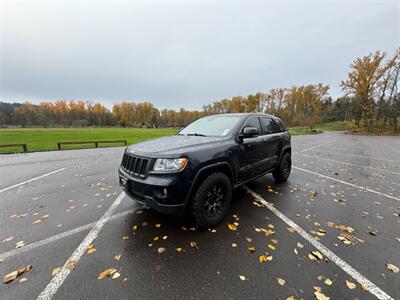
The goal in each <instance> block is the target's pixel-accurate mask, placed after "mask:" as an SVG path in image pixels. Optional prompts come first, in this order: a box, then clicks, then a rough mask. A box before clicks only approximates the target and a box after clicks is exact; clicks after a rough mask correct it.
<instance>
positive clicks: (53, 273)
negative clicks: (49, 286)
mask: <svg viewBox="0 0 400 300" xmlns="http://www.w3.org/2000/svg"><path fill="white" fill-rule="evenodd" d="M60 271H61V268H60V267H56V268H54V269H53V272H51V276H55V275H57V274H58V273H60Z"/></svg>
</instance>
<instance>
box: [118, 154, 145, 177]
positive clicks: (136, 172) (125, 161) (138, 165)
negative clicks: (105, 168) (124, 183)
mask: <svg viewBox="0 0 400 300" xmlns="http://www.w3.org/2000/svg"><path fill="white" fill-rule="evenodd" d="M121 167H122V169H123V170H124V171H126V172H127V173H129V174H131V175H132V176H136V177H142V178H145V177H146V176H147V172H148V170H149V167H150V159H148V158H144V157H140V156H136V155H130V154H127V153H125V154H124V157H123V158H122V163H121Z"/></svg>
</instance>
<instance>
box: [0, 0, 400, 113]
mask: <svg viewBox="0 0 400 300" xmlns="http://www.w3.org/2000/svg"><path fill="white" fill-rule="evenodd" d="M2 5H3V7H2V8H3V17H4V20H3V28H2V31H1V41H2V48H1V49H2V60H1V86H0V87H1V100H2V101H13V100H18V101H22V100H33V101H34V102H39V101H41V100H56V99H89V100H100V101H102V102H103V103H105V104H107V105H108V106H111V105H112V103H113V102H117V101H121V100H133V101H144V100H148V101H151V102H153V103H154V104H155V105H156V106H157V107H160V108H164V107H171V108H179V107H181V106H184V107H186V108H189V109H200V108H201V107H202V105H203V104H206V103H209V102H211V101H214V100H219V99H222V98H229V97H232V96H235V95H247V94H250V93H255V92H258V91H267V90H269V89H270V88H274V87H289V86H291V85H294V84H307V83H318V82H323V83H326V84H330V85H331V94H332V95H333V96H334V97H336V96H338V95H339V94H340V88H339V83H340V80H343V79H345V76H346V71H347V70H348V66H349V64H350V63H351V61H352V60H353V59H354V58H356V57H359V56H362V55H365V54H367V53H369V52H371V51H375V50H377V49H382V50H386V51H388V52H389V53H393V52H394V49H395V48H396V47H399V46H400V43H399V36H400V25H399V22H400V21H399V20H400V12H399V4H398V3H397V4H395V3H394V2H393V3H383V2H382V3H370V2H367V3H345V2H337V3H331V2H330V3H325V4H318V3H314V2H311V3H310V2H307V3H303V4H294V3H283V4H278V3H206V4H200V3H189V4H188V3H186V4H183V3H168V4H167V3H165V4H164V3H163V4H160V3H129V2H120V3H101V2H100V3H90V2H86V3H77V2H72V3H65V2H59V3H48V2H37V3H30V4H28V3H26V2H16V3H12V2H5V3H3V4H2Z"/></svg>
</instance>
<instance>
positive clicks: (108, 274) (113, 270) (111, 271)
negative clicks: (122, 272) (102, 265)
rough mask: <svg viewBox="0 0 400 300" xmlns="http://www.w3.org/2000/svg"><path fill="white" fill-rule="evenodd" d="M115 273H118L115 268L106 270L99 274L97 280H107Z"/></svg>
mask: <svg viewBox="0 0 400 300" xmlns="http://www.w3.org/2000/svg"><path fill="white" fill-rule="evenodd" d="M115 272H117V270H116V269H114V268H110V269H107V270H104V271H103V272H101V273H100V274H99V276H97V279H99V280H101V279H104V278H106V277H108V276H111V275H112V274H114V273H115Z"/></svg>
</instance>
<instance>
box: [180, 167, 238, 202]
mask: <svg viewBox="0 0 400 300" xmlns="http://www.w3.org/2000/svg"><path fill="white" fill-rule="evenodd" d="M212 173H224V174H225V175H226V176H227V177H228V178H229V181H230V182H231V186H232V188H233V187H234V176H233V170H232V167H231V166H230V165H229V163H228V162H218V163H215V164H211V165H208V166H204V167H203V168H201V169H200V170H199V171H198V172H197V174H196V176H195V178H194V180H193V183H192V185H191V187H190V190H189V193H188V194H187V196H186V203H189V201H190V199H191V197H192V196H193V194H194V193H195V192H196V190H197V188H198V187H199V185H200V184H201V183H202V182H203V180H204V179H205V178H207V176H209V175H210V174H212Z"/></svg>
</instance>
